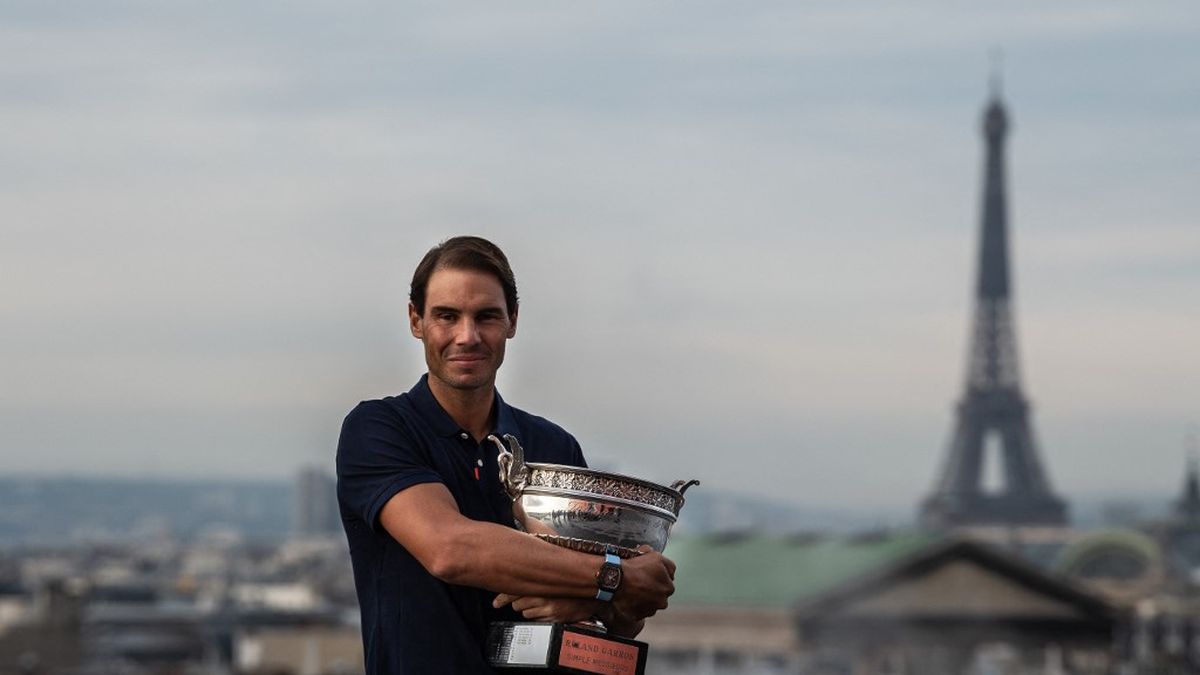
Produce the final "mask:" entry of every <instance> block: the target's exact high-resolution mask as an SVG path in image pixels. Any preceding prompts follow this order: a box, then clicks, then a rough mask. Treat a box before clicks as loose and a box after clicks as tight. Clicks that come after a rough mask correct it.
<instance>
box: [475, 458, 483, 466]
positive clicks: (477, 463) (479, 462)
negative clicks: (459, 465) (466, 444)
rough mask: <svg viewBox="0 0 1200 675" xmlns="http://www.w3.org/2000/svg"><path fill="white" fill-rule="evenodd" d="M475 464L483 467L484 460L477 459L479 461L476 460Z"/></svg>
mask: <svg viewBox="0 0 1200 675" xmlns="http://www.w3.org/2000/svg"><path fill="white" fill-rule="evenodd" d="M475 464H476V465H477V466H483V460H482V459H477V460H475Z"/></svg>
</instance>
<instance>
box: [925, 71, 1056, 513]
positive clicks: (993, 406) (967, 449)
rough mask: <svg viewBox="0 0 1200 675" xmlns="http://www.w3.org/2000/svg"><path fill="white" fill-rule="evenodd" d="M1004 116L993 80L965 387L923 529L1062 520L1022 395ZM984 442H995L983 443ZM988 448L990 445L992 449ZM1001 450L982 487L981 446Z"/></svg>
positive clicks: (986, 118)
mask: <svg viewBox="0 0 1200 675" xmlns="http://www.w3.org/2000/svg"><path fill="white" fill-rule="evenodd" d="M1007 133H1008V113H1007V112H1006V111H1005V108H1004V104H1003V103H1002V102H1001V100H1000V91H999V85H998V82H997V81H996V80H993V84H992V95H991V100H990V101H989V103H988V105H987V109H986V110H985V111H984V114H983V136H984V139H985V141H986V146H987V157H986V160H985V164H984V180H983V205H982V207H983V208H982V226H981V230H980V234H981V236H980V245H979V278H978V281H977V284H976V287H975V317H974V321H973V328H972V333H971V351H970V354H969V355H968V359H967V381H966V391H965V392H964V393H963V396H962V399H961V400H960V401H959V403H958V409H957V418H956V420H955V425H954V432H953V435H952V436H951V439H950V447H949V451H948V454H947V456H946V458H945V464H944V465H943V467H942V473H941V477H940V479H939V480H938V482H937V485H936V486H935V487H934V490H933V494H932V495H930V496H929V497H928V498H927V499H926V500H925V501H924V502H923V503H922V504H921V513H920V521H921V524H922V525H923V526H924V527H928V528H932V529H941V528H947V527H957V526H978V525H1061V524H1064V523H1066V520H1067V507H1066V504H1065V503H1064V502H1063V501H1062V500H1061V499H1059V498H1058V497H1056V496H1055V495H1054V493H1053V491H1052V490H1051V487H1050V481H1049V479H1048V478H1047V476H1046V474H1045V472H1044V471H1043V470H1042V465H1041V462H1040V461H1039V459H1038V451H1037V446H1036V444H1035V443H1034V438H1033V430H1032V427H1031V426H1030V423H1029V404H1028V403H1027V402H1026V400H1025V396H1024V395H1023V394H1022V393H1021V383H1020V378H1019V373H1018V368H1017V338H1016V331H1015V329H1014V327H1013V310H1012V303H1011V301H1010V297H1011V293H1010V275H1009V271H1008V232H1007V230H1008V213H1007V204H1006V202H1007V198H1006V195H1005V188H1004V175H1005V171H1004V140H1005V136H1006V135H1007ZM989 440H996V441H999V443H992V444H989V443H988V441H989ZM990 446H991V447H990ZM989 449H990V450H991V451H992V452H997V451H999V452H1000V457H999V459H1000V460H1002V464H1003V473H1002V476H1001V478H1002V480H1003V485H1002V487H1001V488H1000V489H999V490H994V489H988V488H987V487H986V486H985V485H984V476H983V473H984V466H985V461H986V460H987V457H986V456H985V451H988V450H989Z"/></svg>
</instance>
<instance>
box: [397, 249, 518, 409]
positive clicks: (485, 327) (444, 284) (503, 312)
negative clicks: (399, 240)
mask: <svg viewBox="0 0 1200 675" xmlns="http://www.w3.org/2000/svg"><path fill="white" fill-rule="evenodd" d="M408 321H409V326H410V327H411V329H412V334H413V337H416V338H419V339H420V340H421V342H423V343H424V344H425V363H426V364H428V366H429V377H430V380H431V382H430V384H431V386H434V387H436V386H438V385H439V383H440V384H442V385H445V386H448V387H451V388H454V389H466V390H470V389H480V388H488V389H490V388H491V387H493V386H494V385H495V382H496V370H497V369H498V368H500V364H501V363H503V362H504V345H505V342H507V340H508V339H509V338H511V337H513V336H514V335H516V332H517V316H516V314H513V315H511V316H510V315H509V314H508V309H507V308H506V306H505V303H504V289H503V288H502V287H501V286H500V281H499V280H498V279H496V277H494V276H492V275H490V274H488V273H486V272H479V271H476V270H464V269H454V268H440V269H438V270H435V271H434V273H433V275H432V276H431V277H430V278H429V284H428V285H427V286H426V289H425V314H424V315H423V316H422V315H419V314H417V310H416V307H414V306H413V305H412V304H411V303H409V306H408Z"/></svg>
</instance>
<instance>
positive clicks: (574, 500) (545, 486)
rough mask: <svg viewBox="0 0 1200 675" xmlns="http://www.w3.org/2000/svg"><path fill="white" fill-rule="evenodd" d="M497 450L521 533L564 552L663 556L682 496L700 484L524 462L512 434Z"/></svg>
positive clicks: (506, 487) (492, 439) (520, 449)
mask: <svg viewBox="0 0 1200 675" xmlns="http://www.w3.org/2000/svg"><path fill="white" fill-rule="evenodd" d="M488 439H489V440H491V441H492V442H493V443H495V444H496V446H497V448H498V449H499V456H498V458H497V459H498V464H499V466H500V482H501V484H502V485H503V486H504V489H505V491H506V492H507V493H508V495H509V496H510V497H512V499H513V519H514V520H515V521H516V525H517V527H518V528H519V529H521V530H524V531H526V532H529V533H530V534H532V535H534V536H536V537H538V538H540V539H544V540H546V541H549V542H550V543H553V544H557V545H559V546H564V547H566V548H571V549H575V550H578V551H584V552H586V553H596V554H604V553H605V552H606V551H615V552H616V554H617V555H619V556H621V557H622V558H630V557H633V556H636V555H639V553H638V551H637V547H638V546H641V545H643V544H645V545H648V546H649V547H650V548H652V549H653V550H655V551H658V552H660V553H661V552H662V550H663V548H665V547H666V545H667V538H668V537H669V536H670V534H671V526H672V525H674V524H675V521H676V520H677V519H678V517H679V510H680V509H682V508H683V502H684V498H683V493H684V492H685V491H687V489H688V488H689V487H691V486H693V485H698V484H699V483H700V481H697V480H689V481H682V480H680V481H675V482H674V483H672V484H671V486H670V487H667V486H664V485H659V484H657V483H651V482H650V481H646V480H642V479H640V478H632V477H629V476H622V475H621V474H616V473H608V472H605V471H595V470H593V469H584V468H580V467H576V466H564V465H561V464H541V463H536V462H528V463H527V462H525V459H524V450H522V448H521V445H520V443H518V442H517V439H516V438H514V437H513V436H512V435H511V434H505V436H504V440H505V441H507V443H508V446H507V447H506V446H505V444H504V443H503V442H501V440H500V439H499V438H496V436H494V435H493V436H488Z"/></svg>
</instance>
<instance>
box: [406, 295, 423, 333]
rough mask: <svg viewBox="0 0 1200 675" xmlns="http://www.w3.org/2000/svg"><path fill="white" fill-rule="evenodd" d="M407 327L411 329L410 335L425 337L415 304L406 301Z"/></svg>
mask: <svg viewBox="0 0 1200 675" xmlns="http://www.w3.org/2000/svg"><path fill="white" fill-rule="evenodd" d="M408 329H409V330H411V331H412V335H413V337H415V338H418V339H424V338H425V332H424V331H423V330H422V329H421V315H420V314H418V313H417V306H416V305H414V304H412V303H411V302H410V303H408Z"/></svg>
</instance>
